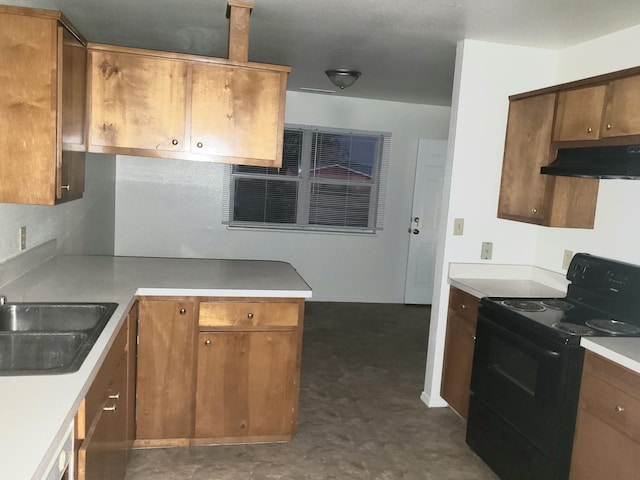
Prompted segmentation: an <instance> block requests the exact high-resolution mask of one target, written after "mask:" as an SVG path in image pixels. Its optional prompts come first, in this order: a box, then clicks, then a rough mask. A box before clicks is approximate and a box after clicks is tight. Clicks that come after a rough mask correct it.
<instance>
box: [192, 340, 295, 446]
mask: <svg viewBox="0 0 640 480" xmlns="http://www.w3.org/2000/svg"><path fill="white" fill-rule="evenodd" d="M198 345H199V346H198V383H197V391H196V437H198V438H223V437H226V438H236V437H259V436H286V435H291V434H292V433H293V430H294V425H295V418H296V417H297V413H296V409H297V405H296V403H295V402H296V392H297V388H298V387H297V383H298V375H299V372H298V370H297V352H298V334H297V331H273V332H266V331H265V332H201V333H200V335H199V342H198Z"/></svg>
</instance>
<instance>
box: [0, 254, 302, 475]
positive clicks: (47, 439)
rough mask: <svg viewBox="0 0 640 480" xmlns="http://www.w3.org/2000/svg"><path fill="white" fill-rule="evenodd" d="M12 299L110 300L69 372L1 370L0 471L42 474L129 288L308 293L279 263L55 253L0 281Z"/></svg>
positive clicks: (123, 310) (127, 302) (117, 322)
mask: <svg viewBox="0 0 640 480" xmlns="http://www.w3.org/2000/svg"><path fill="white" fill-rule="evenodd" d="M0 293H2V295H6V296H7V297H8V299H9V301H10V302H25V301H32V302H38V301H40V302H42V301H45V302H46V301H55V302H116V303H118V304H119V305H118V308H117V309H116V311H115V313H114V314H113V316H112V317H111V320H110V321H109V323H108V324H107V325H106V327H105V328H104V331H103V332H102V334H101V335H100V338H99V339H98V340H97V342H96V344H95V345H94V347H93V348H92V350H91V352H89V355H88V356H87V358H86V360H85V361H84V363H83V365H82V366H81V368H80V369H79V370H78V371H77V372H75V373H72V374H66V375H48V376H22V377H0V392H2V393H1V394H0V428H1V431H0V465H2V469H1V472H2V473H1V474H0V477H2V478H7V479H11V480H23V479H24V480H27V479H40V477H41V476H42V473H43V471H44V469H45V468H46V467H47V465H48V464H49V462H50V460H51V458H52V457H53V455H54V454H55V451H54V449H55V448H56V446H57V445H58V444H59V442H60V441H61V440H62V439H63V436H64V434H65V431H66V428H67V427H68V425H69V423H70V422H71V421H72V420H73V417H74V416H75V413H76V411H77V409H78V407H79V405H80V403H81V401H82V399H83V398H84V396H85V394H86V392H87V390H88V389H89V386H90V385H91V382H92V381H93V378H94V377H95V375H96V374H97V372H98V369H99V367H100V365H101V364H102V361H103V360H104V357H105V356H106V353H107V351H108V349H109V347H110V346H111V344H112V343H113V340H114V336H115V333H116V332H117V331H118V329H119V327H120V326H121V325H122V323H123V322H124V319H125V318H126V315H127V313H128V311H129V309H130V307H131V305H132V304H133V302H134V301H135V295H160V296H164V295H176V296H227V297H230V296H235V297H253V296H255V297H282V298H310V297H311V288H310V287H309V285H307V284H306V282H305V281H304V280H303V279H302V277H300V275H299V274H298V273H297V272H296V271H295V269H294V268H293V267H292V266H291V265H289V264H288V263H284V262H270V261H252V260H203V259H169V258H138V257H99V256H57V257H54V258H52V259H50V260H48V261H46V262H45V263H43V264H42V265H40V266H38V267H36V268H35V269H33V270H31V271H30V272H28V273H26V274H25V275H23V276H21V277H19V278H17V279H16V280H14V281H12V282H10V283H9V284H7V285H4V286H2V287H1V292H0Z"/></svg>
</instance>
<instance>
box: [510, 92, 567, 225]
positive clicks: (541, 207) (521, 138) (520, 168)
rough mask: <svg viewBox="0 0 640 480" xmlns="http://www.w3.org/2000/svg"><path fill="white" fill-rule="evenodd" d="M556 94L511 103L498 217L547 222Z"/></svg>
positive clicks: (539, 222)
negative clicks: (542, 170) (548, 169)
mask: <svg viewBox="0 0 640 480" xmlns="http://www.w3.org/2000/svg"><path fill="white" fill-rule="evenodd" d="M555 101H556V95H555V93H549V94H545V95H537V96H534V97H527V98H522V99H519V100H514V101H512V102H511V104H510V106H509V119H508V124H507V136H506V141H505V147H504V160H503V164H502V181H501V184H500V200H499V203H498V217H500V218H508V219H512V220H519V221H526V222H529V223H538V224H541V223H544V221H545V215H546V209H547V194H548V185H547V183H548V181H549V177H548V176H547V175H541V174H540V167H541V166H543V165H546V164H548V163H549V157H550V148H551V131H552V126H553V114H554V108H555Z"/></svg>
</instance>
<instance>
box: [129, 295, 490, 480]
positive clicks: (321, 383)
mask: <svg viewBox="0 0 640 480" xmlns="http://www.w3.org/2000/svg"><path fill="white" fill-rule="evenodd" d="M428 323H429V307H420V306H407V305H395V304H394V305H389V304H363V303H328V302H327V303H325V302H308V303H307V305H306V313H305V329H304V340H303V348H302V351H303V356H302V374H301V390H300V410H299V422H298V432H297V433H296V434H295V435H294V437H293V438H292V439H291V441H290V442H288V443H280V444H260V445H228V446H199V447H188V448H186V447H182V448H162V449H147V450H135V451H134V452H133V455H132V458H131V461H130V463H129V467H128V472H127V480H168V479H189V480H244V479H247V480H325V479H327V480H328V479H356V480H360V479H363V480H392V479H406V480H414V479H415V480H419V479H420V480H422V479H424V480H449V479H450V480H454V479H455V480H467V479H468V480H471V479H473V480H485V479H486V480H489V479H491V480H495V479H496V478H497V477H496V476H495V475H494V474H493V473H492V472H491V470H490V469H489V468H488V467H487V466H486V465H485V464H484V463H483V462H482V461H481V460H480V459H479V458H478V457H477V456H476V455H475V454H474V453H473V452H471V451H470V450H469V448H468V447H467V445H466V444H465V442H464V435H465V423H464V422H463V420H462V419H460V418H459V417H458V416H457V415H456V414H455V413H453V412H452V411H451V410H450V409H449V408H431V409H429V408H427V407H426V406H425V405H424V404H423V403H422V402H421V401H420V398H419V397H420V393H421V391H422V388H423V384H424V371H425V362H426V347H427V332H428Z"/></svg>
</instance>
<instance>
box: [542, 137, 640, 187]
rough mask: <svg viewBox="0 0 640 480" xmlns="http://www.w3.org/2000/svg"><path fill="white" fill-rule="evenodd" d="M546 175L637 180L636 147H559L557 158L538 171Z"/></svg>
mask: <svg viewBox="0 0 640 480" xmlns="http://www.w3.org/2000/svg"><path fill="white" fill-rule="evenodd" d="M540 173H544V174H546V175H561V176H565V177H585V178H622V179H636V180H638V179H640V145H615V146H607V147H584V148H559V149H558V156H557V157H556V159H555V160H554V161H553V162H551V163H550V164H549V165H547V166H545V167H542V168H540Z"/></svg>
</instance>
